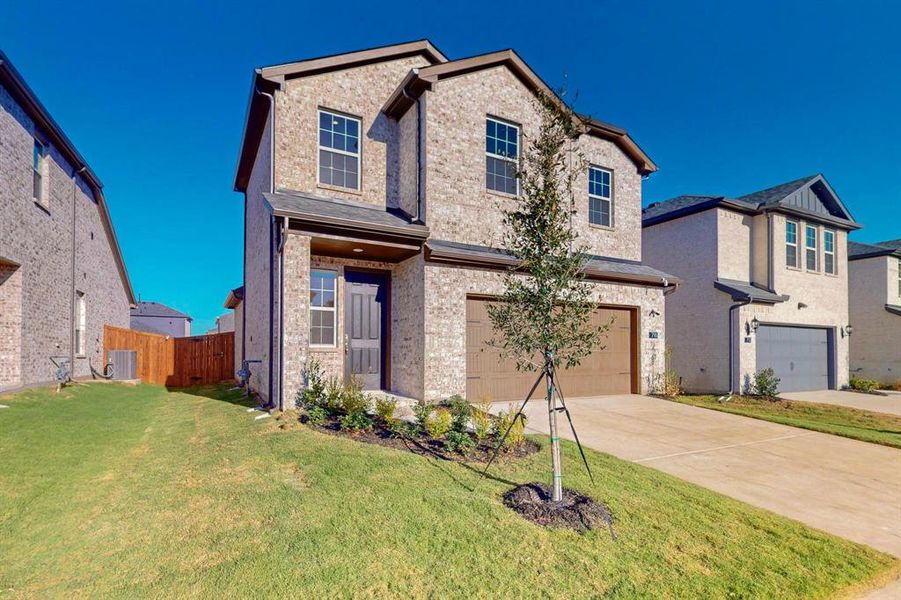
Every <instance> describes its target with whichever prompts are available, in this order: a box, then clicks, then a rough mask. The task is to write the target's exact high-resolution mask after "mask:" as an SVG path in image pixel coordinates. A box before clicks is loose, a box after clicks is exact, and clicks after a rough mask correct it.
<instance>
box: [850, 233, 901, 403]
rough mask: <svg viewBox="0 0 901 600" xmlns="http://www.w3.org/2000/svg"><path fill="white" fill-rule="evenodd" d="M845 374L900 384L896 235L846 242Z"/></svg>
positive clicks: (900, 270)
mask: <svg viewBox="0 0 901 600" xmlns="http://www.w3.org/2000/svg"><path fill="white" fill-rule="evenodd" d="M848 261H850V262H849V263H848V286H849V292H850V304H851V324H852V325H853V326H854V335H852V336H851V374H852V375H855V376H857V377H864V378H867V379H875V380H877V381H879V382H881V383H885V384H895V385H897V384H901V239H899V240H889V241H887V242H878V243H876V244H861V243H858V242H849V243H848Z"/></svg>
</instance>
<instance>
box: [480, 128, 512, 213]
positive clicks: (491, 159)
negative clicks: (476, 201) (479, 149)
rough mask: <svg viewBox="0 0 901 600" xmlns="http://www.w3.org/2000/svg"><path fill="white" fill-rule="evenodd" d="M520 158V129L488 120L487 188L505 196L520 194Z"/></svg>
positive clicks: (486, 147) (486, 129)
mask: <svg viewBox="0 0 901 600" xmlns="http://www.w3.org/2000/svg"><path fill="white" fill-rule="evenodd" d="M518 158H519V127H517V126H516V125H510V124H509V123H504V122H502V121H497V120H495V119H488V120H487V121H486V122H485V187H487V188H488V189H489V190H493V191H495V192H502V193H504V194H511V195H514V196H515V195H516V194H518V193H519V180H518V179H517V178H516V165H517V159H518Z"/></svg>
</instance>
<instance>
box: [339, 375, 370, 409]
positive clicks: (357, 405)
mask: <svg viewBox="0 0 901 600" xmlns="http://www.w3.org/2000/svg"><path fill="white" fill-rule="evenodd" d="M369 407H370V400H369V398H368V397H367V396H366V394H364V393H363V386H362V385H361V384H360V382H359V381H358V380H357V378H356V377H354V378H352V379H351V381H350V383H349V384H348V385H347V386H346V387H345V388H344V389H343V390H342V392H341V410H342V412H344V414H345V415H354V414H362V415H365V414H366V411H367V410H369Z"/></svg>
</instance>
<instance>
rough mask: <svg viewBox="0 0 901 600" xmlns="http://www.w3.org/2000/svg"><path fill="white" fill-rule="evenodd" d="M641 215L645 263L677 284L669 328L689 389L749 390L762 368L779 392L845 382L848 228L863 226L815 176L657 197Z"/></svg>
mask: <svg viewBox="0 0 901 600" xmlns="http://www.w3.org/2000/svg"><path fill="white" fill-rule="evenodd" d="M642 222H643V226H644V230H643V238H644V253H645V260H646V261H647V263H648V264H650V265H653V266H654V267H656V268H659V269H664V270H666V271H668V272H670V273H673V274H674V275H676V276H677V277H679V278H681V279H682V281H683V283H682V285H681V287H680V288H679V290H678V292H677V293H675V294H672V295H671V296H668V297H667V303H666V326H667V328H666V333H667V341H668V343H669V344H670V345H671V346H672V348H673V357H672V364H673V367H674V369H675V370H676V371H677V372H678V374H679V375H681V376H682V378H683V384H684V386H685V388H686V389H688V390H690V391H697V392H721V391H727V390H730V389H731V390H734V391H744V390H745V389H746V387H747V383H748V382H749V381H750V379H751V377H753V375H754V374H755V373H756V372H758V371H760V370H762V369H764V368H766V367H772V368H773V370H774V371H775V372H776V375H777V376H778V377H779V378H781V380H782V381H781V385H780V388H779V389H780V390H781V391H794V390H807V389H826V388H832V389H835V388H838V387H840V386H842V385H845V384H847V383H848V332H849V330H848V328H847V326H848V324H849V318H848V268H847V267H848V262H847V235H848V231H850V230H853V229H858V228H859V226H858V225H857V223H855V222H854V219H853V218H852V216H851V214H850V213H849V212H848V209H847V208H845V206H844V204H842V202H841V200H839V198H838V196H837V195H836V194H835V192H834V191H833V189H832V188H831V187H830V186H829V184H828V183H827V182H826V179H825V178H824V177H823V176H822V175H814V176H810V177H804V178H802V179H798V180H796V181H791V182H789V183H784V184H781V185H777V186H775V187H771V188H768V189H765V190H763V191H760V192H755V193H753V194H748V195H746V196H740V197H738V198H728V197H725V196H679V197H678V198H673V199H671V200H667V201H665V202H656V203H654V204H651V205H650V206H648V207H647V208H646V209H645V210H644V213H643V220H642ZM730 357H731V358H730ZM730 374H731V375H730Z"/></svg>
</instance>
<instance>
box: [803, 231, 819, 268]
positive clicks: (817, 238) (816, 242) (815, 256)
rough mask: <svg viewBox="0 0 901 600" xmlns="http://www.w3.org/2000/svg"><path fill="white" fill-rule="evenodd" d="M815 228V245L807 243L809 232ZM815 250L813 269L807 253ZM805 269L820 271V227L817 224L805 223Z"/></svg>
mask: <svg viewBox="0 0 901 600" xmlns="http://www.w3.org/2000/svg"><path fill="white" fill-rule="evenodd" d="M811 229H813V232H814V235H813V246H809V245H808V244H807V232H808V231H810V230H811ZM811 250H813V261H814V267H813V268H812V269H811V268H810V266H809V265H808V263H807V253H808V252H810V251H811ZM804 270H805V271H810V272H811V273H819V272H820V228H819V227H817V226H816V225H810V224H809V223H805V225H804Z"/></svg>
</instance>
